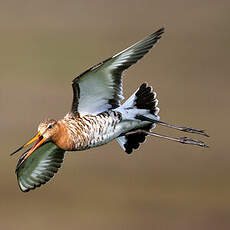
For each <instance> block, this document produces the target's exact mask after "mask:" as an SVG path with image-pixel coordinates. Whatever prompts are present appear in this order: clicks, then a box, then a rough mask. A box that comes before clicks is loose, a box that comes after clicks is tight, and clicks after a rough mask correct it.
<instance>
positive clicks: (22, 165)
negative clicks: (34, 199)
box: [16, 142, 65, 192]
mask: <svg viewBox="0 0 230 230" xmlns="http://www.w3.org/2000/svg"><path fill="white" fill-rule="evenodd" d="M64 153H65V151H64V150H62V149H60V148H59V147H58V146H56V145H55V144H54V143H53V142H47V143H45V144H43V145H41V146H40V147H39V148H37V149H36V150H35V151H34V152H33V154H31V156H30V157H28V158H27V159H25V160H24V155H25V154H23V155H22V157H21V158H20V159H19V162H18V165H17V168H16V173H17V179H18V185H19V187H20V189H21V190H22V191H23V192H28V191H29V190H31V189H35V188H36V187H40V186H41V185H42V184H45V183H46V182H48V181H49V180H50V179H51V178H52V177H53V176H54V174H55V173H56V172H57V171H58V169H59V168H60V167H61V163H62V162H63V159H64Z"/></svg>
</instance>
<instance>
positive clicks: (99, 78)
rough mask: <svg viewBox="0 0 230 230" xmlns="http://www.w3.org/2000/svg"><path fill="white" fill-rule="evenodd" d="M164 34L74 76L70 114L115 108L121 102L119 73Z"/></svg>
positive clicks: (148, 39) (146, 39)
mask: <svg viewBox="0 0 230 230" xmlns="http://www.w3.org/2000/svg"><path fill="white" fill-rule="evenodd" d="M163 32H164V29H163V28H162V29H160V30H158V31H156V32H155V33H153V34H151V35H149V36H147V37H146V38H144V39H143V40H141V41H139V42H137V43H135V44H134V45H132V46H130V47H129V48H127V49H125V50H123V51H121V52H120V53H118V54H116V55H114V56H112V57H111V58H108V59H106V60H105V61H103V62H101V63H99V64H97V65H95V66H93V67H91V68H89V69H88V70H86V71H85V72H83V73H82V74H80V75H79V76H77V77H76V78H75V79H74V80H73V84H72V87H73V92H74V93H73V103H72V110H71V112H72V113H73V114H78V113H80V114H82V115H84V114H88V113H91V114H98V113H100V112H104V111H106V110H109V109H112V108H117V107H118V106H119V105H120V102H121V100H122V99H123V92H122V72H123V71H124V70H126V69H127V68H129V67H130V66H131V65H133V64H135V63H136V62H137V61H138V60H139V59H141V58H142V57H143V56H144V55H145V54H146V53H148V51H149V50H150V49H151V48H152V47H153V45H154V44H155V43H156V42H157V41H158V40H159V39H160V38H161V35H162V33H163Z"/></svg>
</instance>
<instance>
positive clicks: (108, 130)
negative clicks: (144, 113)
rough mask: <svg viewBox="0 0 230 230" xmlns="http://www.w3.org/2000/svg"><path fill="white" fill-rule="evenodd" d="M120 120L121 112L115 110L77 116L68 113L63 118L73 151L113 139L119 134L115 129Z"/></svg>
mask: <svg viewBox="0 0 230 230" xmlns="http://www.w3.org/2000/svg"><path fill="white" fill-rule="evenodd" d="M120 121H121V114H120V113H119V112H115V111H108V112H103V113H100V114H98V115H85V116H83V117H79V118H74V117H72V116H71V115H69V114H68V115H67V116H66V117H65V118H64V122H65V123H66V125H67V127H68V133H69V136H70V138H71V139H72V141H73V145H74V149H73V150H74V151H76V150H84V149H88V148H92V147H96V146H100V145H103V144H106V143H108V142H109V141H111V140H113V139H114V138H116V137H117V136H119V134H120V133H119V130H117V129H116V126H117V124H118V123H120Z"/></svg>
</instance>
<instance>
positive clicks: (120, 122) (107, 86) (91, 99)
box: [11, 28, 208, 192]
mask: <svg viewBox="0 0 230 230" xmlns="http://www.w3.org/2000/svg"><path fill="white" fill-rule="evenodd" d="M163 33H164V28H161V29H159V30H157V31H156V32H154V33H152V34H150V35H149V36H147V37H145V38H144V39H143V40H140V41H139V42H137V43H135V44H134V45H132V46H130V47H129V48H127V49H125V50H123V51H121V52H119V53H117V54H115V55H113V56H112V57H110V58H108V59H106V60H104V61H102V62H100V63H99V64H97V65H94V66H93V67H91V68H89V69H87V70H86V71H85V72H83V73H82V74H80V75H79V76H77V77H75V78H74V79H73V81H72V88H73V101H72V107H71V110H70V112H68V113H67V114H66V115H65V117H64V118H63V119H60V120H55V119H48V120H45V121H42V122H41V123H40V124H39V126H38V132H37V134H36V135H35V136H34V137H33V138H32V139H31V140H30V141H28V142H27V143H25V144H24V145H22V146H21V147H20V148H18V149H17V150H16V151H14V152H13V153H11V155H13V154H15V153H16V152H18V151H20V150H21V149H23V148H24V147H27V148H28V149H27V150H26V151H25V152H24V153H23V154H22V155H21V157H20V158H19V161H18V164H17V166H16V174H17V181H18V185H19V187H20V189H21V191H23V192H28V191H30V190H33V189H35V188H37V187H40V186H41V185H42V184H45V183H46V182H48V181H49V180H50V179H51V178H52V177H53V176H54V175H55V173H57V171H58V169H59V168H60V167H61V164H62V162H63V160H64V156H65V153H66V152H67V151H81V150H86V149H90V148H93V147H97V146H101V145H104V144H107V143H109V142H111V141H112V140H114V139H116V140H117V142H118V143H119V144H120V146H121V148H122V149H123V150H124V151H125V152H126V153H127V154H131V153H132V152H133V150H136V149H138V148H139V146H140V144H141V143H143V142H144V141H145V139H146V137H147V136H155V137H160V138H164V139H167V140H171V141H176V142H179V143H182V144H191V145H197V146H201V147H208V146H207V145H206V144H205V143H204V142H203V141H200V140H197V139H191V138H188V137H179V138H176V137H170V136H166V135H162V134H159V133H155V132H153V131H152V130H153V129H154V128H156V125H161V126H166V127H169V128H173V129H177V130H180V131H183V132H187V133H193V134H200V135H203V136H206V137H208V134H207V133H206V132H205V131H204V130H200V129H194V128H189V127H185V126H177V125H172V124H169V123H166V122H164V121H162V120H160V117H159V108H158V99H157V97H156V92H155V91H154V90H153V88H152V87H151V86H149V85H148V84H147V83H146V82H144V83H142V84H141V86H140V87H139V88H138V89H137V90H136V91H135V92H134V93H133V94H132V95H131V97H129V98H128V99H127V100H126V101H125V102H124V103H121V101H122V100H123V99H124V97H123V87H122V83H123V77H122V76H123V72H124V71H125V70H126V69H128V68H129V67H130V66H132V65H133V64H135V63H136V62H137V61H139V60H140V59H141V58H142V57H143V56H144V55H145V54H146V53H148V52H149V50H150V49H151V48H152V47H153V46H154V45H155V44H156V43H157V42H158V41H159V40H160V38H161V37H162V34H163ZM33 142H35V144H34V145H33V146H32V147H28V146H30V144H31V143H33Z"/></svg>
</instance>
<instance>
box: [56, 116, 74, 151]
mask: <svg viewBox="0 0 230 230" xmlns="http://www.w3.org/2000/svg"><path fill="white" fill-rule="evenodd" d="M57 125H58V132H57V133H56V134H55V135H54V136H53V137H52V141H53V142H54V143H55V144H56V145H57V146H58V147H59V148H61V149H63V150H66V151H71V150H73V149H74V148H75V145H74V143H73V141H72V138H71V137H70V135H69V132H68V128H67V127H66V124H65V123H64V122H63V121H62V120H60V121H58V123H57Z"/></svg>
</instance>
